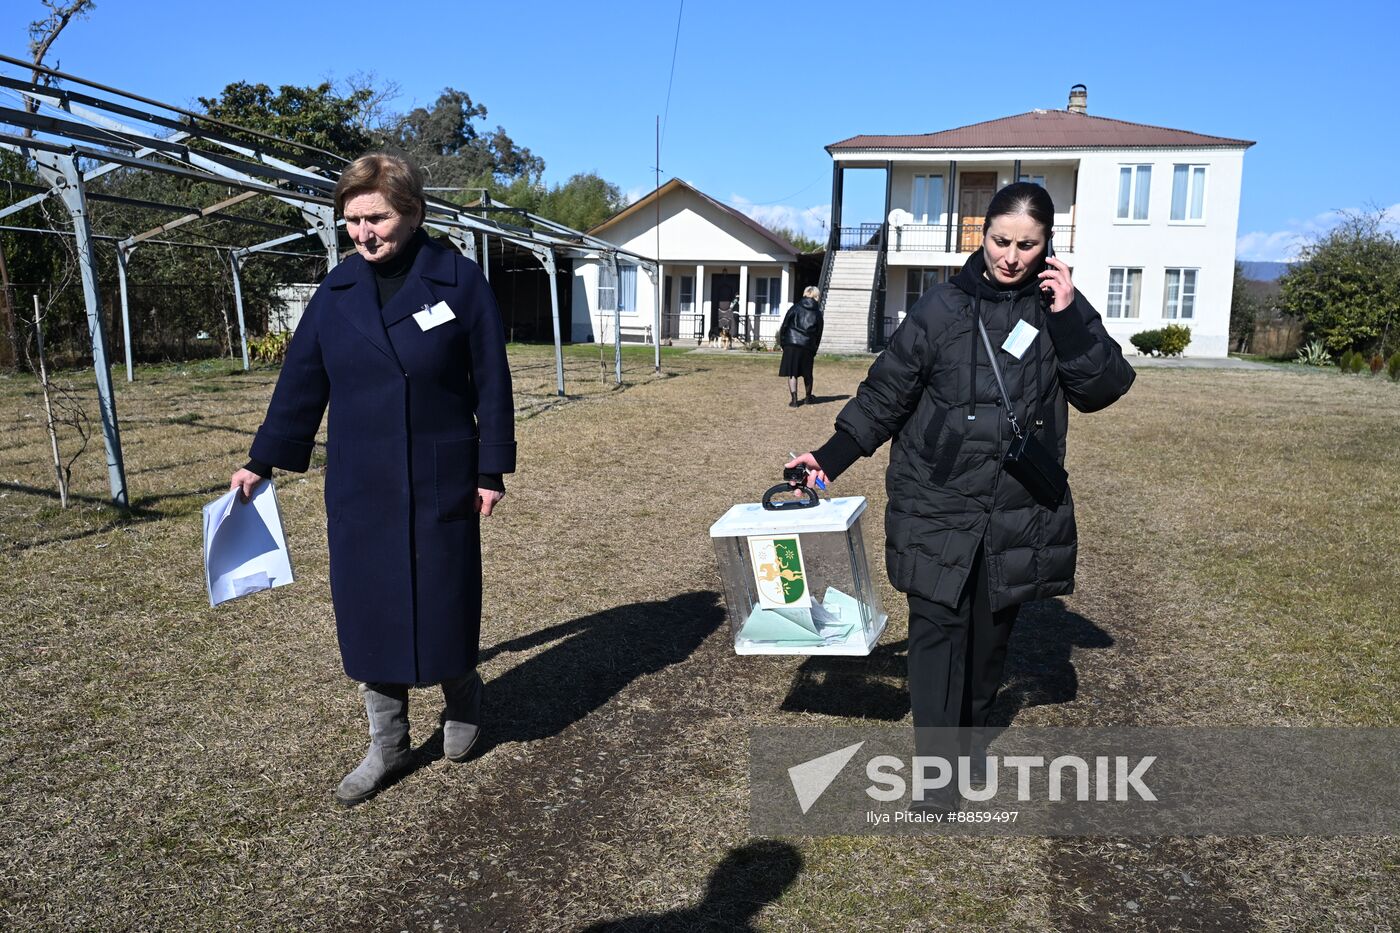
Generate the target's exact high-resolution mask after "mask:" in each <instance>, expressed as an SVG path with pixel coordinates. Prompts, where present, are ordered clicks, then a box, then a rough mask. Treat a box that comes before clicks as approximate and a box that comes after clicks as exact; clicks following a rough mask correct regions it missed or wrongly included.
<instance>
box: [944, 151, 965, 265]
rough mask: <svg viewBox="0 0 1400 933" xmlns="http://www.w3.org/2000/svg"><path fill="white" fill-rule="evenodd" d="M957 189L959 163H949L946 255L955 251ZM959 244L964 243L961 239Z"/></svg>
mask: <svg viewBox="0 0 1400 933" xmlns="http://www.w3.org/2000/svg"><path fill="white" fill-rule="evenodd" d="M957 187H958V163H957V162H949V163H948V228H947V231H946V233H947V239H946V240H945V241H944V243H943V252H945V253H951V252H952V251H953V205H955V204H957V201H956V200H955V199H954V198H955V191H956V189H957ZM958 242H959V243H962V240H961V238H959V240H958Z"/></svg>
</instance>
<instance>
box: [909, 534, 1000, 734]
mask: <svg viewBox="0 0 1400 933" xmlns="http://www.w3.org/2000/svg"><path fill="white" fill-rule="evenodd" d="M987 590H988V587H987V562H986V560H985V558H984V554H983V549H982V548H981V547H979V548H978V549H977V554H976V556H975V557H974V558H973V560H972V571H971V572H970V573H969V574H968V577H967V585H966V586H964V587H963V592H962V596H961V597H960V598H959V599H958V606H957V608H956V609H949V608H948V607H947V606H944V605H942V604H941V603H935V602H930V601H929V600H927V599H923V598H922V597H919V596H914V595H913V594H910V596H909V700H910V705H911V706H912V707H913V711H914V726H915V727H916V728H939V727H941V728H955V727H964V728H966V727H972V728H981V727H983V726H986V724H987V717H988V715H990V713H991V711H992V704H993V703H994V702H996V698H997V692H998V691H999V690H1000V689H1001V679H1002V674H1003V673H1004V671H1005V669H1006V646H1007V645H1008V644H1009V643H1010V641H1011V625H1012V623H1013V622H1015V621H1016V613H1017V611H1018V610H1020V608H1021V607H1020V606H1019V605H1017V606H1008V607H1007V608H1005V609H1002V610H1000V611H998V612H993V611H992V610H991V606H990V604H989V597H988V593H987Z"/></svg>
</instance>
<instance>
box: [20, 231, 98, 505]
mask: <svg viewBox="0 0 1400 933" xmlns="http://www.w3.org/2000/svg"><path fill="white" fill-rule="evenodd" d="M44 211H45V213H47V212H48V206H47V205H45V207H44ZM50 223H51V224H52V223H53V221H52V220H50ZM55 229H56V228H55ZM62 242H63V244H64V246H65V248H66V251H67V254H68V255H67V258H66V261H65V262H64V264H63V272H62V274H61V275H60V276H59V277H58V282H57V283H56V284H57V287H56V288H50V289H49V300H48V302H47V304H46V306H45V307H44V308H43V309H41V308H40V306H39V296H38V295H35V296H34V348H35V353H34V354H31V353H30V349H29V347H30V345H29V342H28V341H26V342H25V345H24V356H25V360H26V362H27V363H28V364H29V369H30V370H31V371H32V372H36V373H38V374H39V387H40V389H42V390H43V396H44V422H45V424H46V425H47V427H48V429H49V446H50V448H51V450H52V455H53V472H54V481H55V482H56V483H57V485H58V500H59V504H60V505H61V506H62V507H63V508H65V509H66V508H68V489H69V487H70V485H71V481H72V477H73V464H74V463H76V462H77V461H78V458H79V457H81V456H82V455H83V452H84V451H86V450H87V446H88V441H89V439H90V438H91V437H92V421H91V419H90V418H89V417H88V413H87V409H86V408H85V407H84V406H83V402H82V399H81V398H79V396H78V394H77V393H76V392H75V391H74V390H73V388H72V386H66V385H59V384H58V383H56V382H54V381H53V380H52V379H51V378H50V377H49V370H48V365H47V363H46V361H45V359H44V318H46V317H47V316H48V314H49V312H50V311H51V310H52V308H53V303H54V299H55V297H56V296H58V295H62V294H63V292H64V291H65V290H66V289H67V288H68V286H69V285H70V284H71V283H72V281H73V277H74V275H76V273H77V269H78V255H77V248H76V247H75V246H74V245H73V244H72V243H70V242H69V241H68V239H67V238H66V237H65V238H63V239H62ZM36 357H37V359H36ZM60 425H61V426H63V427H65V428H67V429H69V430H71V431H72V433H73V434H75V435H76V436H77V439H78V442H77V444H76V449H75V450H74V451H73V452H72V454H71V455H70V456H69V457H67V458H66V459H65V458H64V457H63V456H62V455H61V454H60V453H59V437H58V434H59V431H58V429H59V426H60ZM65 433H67V432H65Z"/></svg>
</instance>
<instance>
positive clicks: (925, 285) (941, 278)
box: [904, 266, 948, 314]
mask: <svg viewBox="0 0 1400 933" xmlns="http://www.w3.org/2000/svg"><path fill="white" fill-rule="evenodd" d="M930 274H932V276H933V281H931V282H930V281H929V276H930ZM914 275H917V276H918V278H919V285H920V286H921V290H920V292H919V294H917V295H915V294H914V293H913V291H912V290H911V289H910V288H909V277H910V276H914ZM946 281H948V273H947V270H945V269H944V268H943V267H941V266H909V267H907V271H906V272H905V273H904V313H905V314H908V313H909V312H910V311H912V310H913V308H914V303H915V302H916V301H918V300H919V299H920V298H922V297H924V293H925V292H927V291H928V290H929V289H930V288H933V287H934V286H935V285H941V284H942V283H944V282H946ZM911 299H912V300H911Z"/></svg>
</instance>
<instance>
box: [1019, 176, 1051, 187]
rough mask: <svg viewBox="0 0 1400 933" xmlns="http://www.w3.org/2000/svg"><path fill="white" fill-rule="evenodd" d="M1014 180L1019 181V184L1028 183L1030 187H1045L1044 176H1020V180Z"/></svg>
mask: <svg viewBox="0 0 1400 933" xmlns="http://www.w3.org/2000/svg"><path fill="white" fill-rule="evenodd" d="M1016 180H1017V181H1019V182H1030V183H1031V184H1032V185H1040V187H1042V188H1044V187H1045V176H1044V175H1022V176H1021V177H1020V178H1017V179H1016Z"/></svg>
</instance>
